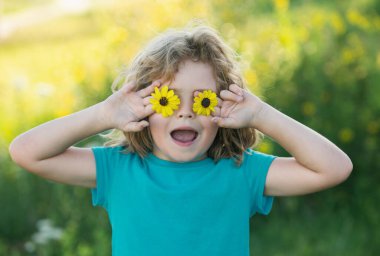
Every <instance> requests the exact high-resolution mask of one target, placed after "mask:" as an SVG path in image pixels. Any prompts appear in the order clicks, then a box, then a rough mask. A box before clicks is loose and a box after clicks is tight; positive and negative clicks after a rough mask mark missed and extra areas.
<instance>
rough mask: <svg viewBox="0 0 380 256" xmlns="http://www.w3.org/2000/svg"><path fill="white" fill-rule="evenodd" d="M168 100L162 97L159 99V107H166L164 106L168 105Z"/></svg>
mask: <svg viewBox="0 0 380 256" xmlns="http://www.w3.org/2000/svg"><path fill="white" fill-rule="evenodd" d="M168 103H169V102H168V99H167V98H166V97H162V98H161V99H160V104H161V106H164V107H165V106H166V105H168Z"/></svg>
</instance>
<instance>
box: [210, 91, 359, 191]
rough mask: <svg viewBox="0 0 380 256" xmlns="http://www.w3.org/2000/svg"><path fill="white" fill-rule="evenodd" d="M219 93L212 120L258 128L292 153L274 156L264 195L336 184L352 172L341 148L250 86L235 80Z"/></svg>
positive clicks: (317, 189)
mask: <svg viewBox="0 0 380 256" xmlns="http://www.w3.org/2000/svg"><path fill="white" fill-rule="evenodd" d="M220 96H221V98H222V99H219V103H218V106H217V107H216V108H215V114H214V117H213V118H212V121H214V122H216V123H218V125H219V126H221V127H226V128H242V127H253V128H256V129H258V130H259V131H261V132H262V133H264V134H266V135H268V136H269V137H271V138H273V139H274V140H275V141H276V142H278V143H279V144H280V145H281V146H282V147H283V148H284V149H285V150H286V151H288V152H289V153H290V154H291V155H292V156H293V157H277V158H276V159H275V160H273V162H272V164H271V166H270V167H269V171H268V175H267V179H266V184H265V191H264V194H265V195H272V196H290V195H302V194H308V193H311V192H316V191H320V190H323V189H326V188H329V187H332V186H334V185H337V184H339V183H341V182H343V181H344V180H345V179H347V177H348V176H349V175H350V173H351V171H352V168H353V166H352V162H351V160H350V158H349V157H348V156H347V155H346V154H345V153H344V152H343V151H342V150H340V149H339V148H338V147H337V146H335V145H334V144H333V143H332V142H330V141H329V140H328V139H326V138H325V137H323V136H322V135H320V134H318V133H317V132H315V131H313V130H312V129H310V128H308V127H307V126H305V125H303V124H301V123H299V122H297V121H296V120H294V119H292V118H290V117H289V116H287V115H285V114H283V113H281V112H280V111H278V110H276V109H275V108H273V107H272V106H270V105H269V104H267V103H265V102H263V101H262V100H261V99H260V98H259V97H257V96H256V95H254V94H252V93H250V92H249V91H248V90H243V89H242V88H240V87H239V86H237V85H234V84H232V85H230V87H229V90H222V91H221V92H220Z"/></svg>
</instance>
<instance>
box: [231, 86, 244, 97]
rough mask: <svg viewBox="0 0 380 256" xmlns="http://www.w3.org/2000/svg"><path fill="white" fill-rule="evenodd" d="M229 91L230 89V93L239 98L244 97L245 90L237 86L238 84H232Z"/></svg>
mask: <svg viewBox="0 0 380 256" xmlns="http://www.w3.org/2000/svg"><path fill="white" fill-rule="evenodd" d="M229 89H230V91H232V92H234V93H236V94H237V95H239V96H244V92H243V89H242V88H240V87H239V86H238V85H236V84H231V85H230V86H229Z"/></svg>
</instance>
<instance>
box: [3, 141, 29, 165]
mask: <svg viewBox="0 0 380 256" xmlns="http://www.w3.org/2000/svg"><path fill="white" fill-rule="evenodd" d="M8 152H9V156H10V157H11V159H12V161H13V162H14V163H15V164H17V165H18V166H20V167H21V168H23V169H25V170H27V171H30V168H29V167H30V163H29V162H30V160H29V159H28V157H27V154H26V153H25V148H24V147H23V142H22V141H19V140H18V139H17V138H16V139H14V140H13V141H12V142H11V144H10V145H9V147H8Z"/></svg>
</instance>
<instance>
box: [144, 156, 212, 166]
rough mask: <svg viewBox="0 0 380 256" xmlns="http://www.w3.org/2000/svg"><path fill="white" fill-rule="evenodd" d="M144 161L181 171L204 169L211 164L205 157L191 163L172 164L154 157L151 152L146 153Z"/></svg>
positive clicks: (208, 158) (209, 159)
mask: <svg viewBox="0 0 380 256" xmlns="http://www.w3.org/2000/svg"><path fill="white" fill-rule="evenodd" d="M146 159H147V160H148V161H149V162H151V163H153V164H157V165H161V166H164V167H169V168H178V169H182V170H186V169H187V168H199V167H204V166H207V165H210V164H212V163H213V160H212V159H211V158H210V157H206V158H205V159H202V160H198V161H191V162H173V161H169V160H164V159H161V158H159V157H157V156H155V155H154V154H153V153H152V152H150V153H148V155H147V156H146Z"/></svg>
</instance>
